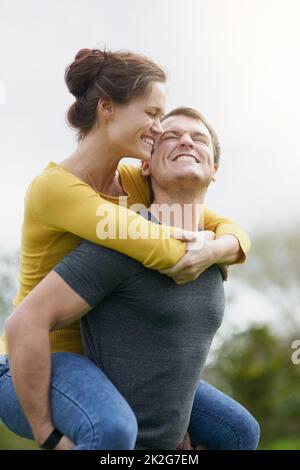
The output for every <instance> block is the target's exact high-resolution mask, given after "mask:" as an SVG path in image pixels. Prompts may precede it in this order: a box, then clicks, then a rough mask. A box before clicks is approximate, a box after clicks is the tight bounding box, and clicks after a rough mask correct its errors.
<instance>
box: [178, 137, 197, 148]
mask: <svg viewBox="0 0 300 470" xmlns="http://www.w3.org/2000/svg"><path fill="white" fill-rule="evenodd" d="M179 145H180V146H181V147H194V141H193V139H192V138H191V136H190V135H189V134H184V135H183V136H181V137H180V139H179Z"/></svg>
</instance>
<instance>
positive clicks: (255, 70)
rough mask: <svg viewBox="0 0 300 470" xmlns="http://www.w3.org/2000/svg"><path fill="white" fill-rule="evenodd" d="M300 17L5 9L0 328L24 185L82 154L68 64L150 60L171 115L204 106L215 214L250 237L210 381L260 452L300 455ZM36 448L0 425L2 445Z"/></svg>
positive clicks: (227, 2)
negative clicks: (255, 427) (214, 136)
mask: <svg viewBox="0 0 300 470" xmlns="http://www.w3.org/2000/svg"><path fill="white" fill-rule="evenodd" d="M299 22H300V4H299V2H298V0H285V1H281V0H186V1H185V2H182V1H181V0H152V1H151V2H148V1H146V0H124V1H121V0H110V2H109V3H108V2H107V1H102V0H85V1H83V0H60V1H58V0H53V1H52V2H50V1H49V2H39V1H38V0H26V2H23V1H21V0H19V1H16V0H10V1H8V0H0V156H1V173H0V204H1V219H2V223H1V230H0V330H1V329H2V327H3V321H4V319H5V317H6V316H7V315H8V314H9V313H11V300H12V298H13V297H14V294H15V292H16V289H17V271H18V250H19V245H20V235H21V225H22V212H23V198H24V194H25V191H26V188H27V186H28V184H29V183H30V181H31V180H32V179H33V177H34V176H35V175H36V174H38V173H39V172H40V171H41V170H42V169H43V168H44V167H45V166H46V165H47V163H48V162H49V161H55V162H59V161H61V160H63V159H64V158H66V156H68V155H69V154H70V153H71V152H72V151H73V149H74V147H75V138H74V133H73V132H72V131H71V130H70V129H69V128H68V126H67V124H66V123H65V112H66V110H67V107H68V106H69V105H70V104H71V103H72V97H71V96H70V95H69V94H68V92H67V89H66V86H65V84H64V80H63V75H64V69H65V67H66V65H67V64H69V63H70V62H71V61H72V60H73V58H74V55H75V53H76V52H77V51H78V50H79V49H80V48H82V47H92V48H93V47H100V48H101V47H104V46H105V47H106V48H107V49H112V50H116V49H130V50H133V51H136V52H141V53H144V54H147V55H149V56H150V57H152V58H154V59H155V60H156V61H158V62H159V63H160V64H161V65H163V66H164V68H165V69H166V71H167V73H168V76H169V80H168V102H167V108H168V109H171V108H173V107H176V106H192V107H195V108H197V109H198V110H199V111H200V112H201V113H202V114H204V116H206V117H207V119H208V120H209V121H210V123H211V124H212V125H213V127H214V128H215V130H216V131H217V133H218V135H219V138H220V141H221V146H222V154H221V168H220V171H219V176H218V178H217V182H216V183H214V185H213V186H212V187H211V188H210V190H209V193H208V198H207V205H208V206H209V207H210V208H211V209H213V210H215V211H217V212H219V213H220V214H223V215H225V216H228V217H230V218H233V219H235V220H236V221H238V222H239V223H240V224H241V225H242V226H243V227H245V228H246V230H247V231H248V233H249V234H250V236H251V239H252V251H251V253H250V255H249V259H248V262H247V263H246V264H245V265H243V266H237V267H233V268H231V269H230V275H229V280H228V282H227V283H226V293H227V307H226V314H225V319H224V322H223V325H222V327H221V328H220V330H219V333H218V335H217V337H216V339H215V341H214V344H213V348H212V351H211V355H210V358H209V361H208V365H207V368H206V371H205V378H206V380H208V381H209V382H210V383H212V384H214V385H215V386H217V387H219V388H221V389H222V390H223V391H224V392H225V393H228V394H229V395H231V396H232V397H234V398H235V399H237V400H238V401H240V402H241V403H242V404H244V405H245V406H246V407H247V408H248V409H249V410H250V411H251V412H252V413H253V414H254V416H255V417H256V418H257V420H258V421H259V423H260V425H261V443H260V448H261V449H299V450H300V394H299V390H298V389H299V386H300V364H299V365H297V364H295V363H293V361H292V354H293V353H294V352H295V350H294V349H293V347H292V344H293V343H294V341H296V340H300V320H299V319H300V315H299V313H300V308H299V304H300V290H299V281H300V233H299V228H300V214H299V209H298V207H299V203H297V201H299V200H300V185H299V170H300V163H299V162H300V152H299V147H298V140H299V117H298V109H299V105H300V92H299V83H300V64H299V61H298V55H299V51H298V45H299V43H300V30H299V27H298V26H299ZM132 163H133V164H136V161H135V160H133V161H132ZM299 357H300V355H299ZM294 362H295V361H294ZM0 398H1V397H0ZM27 448H28V449H29V448H35V446H34V444H33V443H31V442H30V441H27V440H23V439H20V438H18V437H16V436H15V435H13V434H12V433H10V432H9V431H8V430H7V429H6V428H4V426H3V425H1V423H0V449H27Z"/></svg>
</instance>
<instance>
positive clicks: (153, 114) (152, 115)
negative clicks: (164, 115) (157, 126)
mask: <svg viewBox="0 0 300 470" xmlns="http://www.w3.org/2000/svg"><path fill="white" fill-rule="evenodd" d="M146 113H147V114H148V115H149V116H151V117H155V116H156V114H155V113H151V112H150V111H146Z"/></svg>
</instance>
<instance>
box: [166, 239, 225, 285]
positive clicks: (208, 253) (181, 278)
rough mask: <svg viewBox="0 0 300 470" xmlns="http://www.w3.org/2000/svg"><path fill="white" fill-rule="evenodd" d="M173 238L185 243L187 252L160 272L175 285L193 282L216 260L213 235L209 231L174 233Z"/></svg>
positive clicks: (216, 254)
mask: <svg viewBox="0 0 300 470" xmlns="http://www.w3.org/2000/svg"><path fill="white" fill-rule="evenodd" d="M172 236H173V237H174V238H177V239H180V240H182V241H185V242H186V245H187V252H186V254H185V255H184V256H183V258H181V260H180V261H178V263H176V264H175V265H174V266H172V267H171V268H168V269H163V270H161V271H160V273H161V274H166V275H167V276H170V277H172V278H173V279H174V281H175V282H176V283H177V284H184V283H185V282H188V281H194V280H195V279H197V278H198V277H199V276H200V274H202V273H203V272H204V271H205V270H206V269H207V268H209V266H211V265H212V264H214V263H216V261H217V258H218V253H217V250H216V249H215V245H214V243H215V242H214V238H215V233H214V232H211V231H210V230H204V231H202V232H191V231H184V230H182V231H180V230H178V231H174V233H173V234H172Z"/></svg>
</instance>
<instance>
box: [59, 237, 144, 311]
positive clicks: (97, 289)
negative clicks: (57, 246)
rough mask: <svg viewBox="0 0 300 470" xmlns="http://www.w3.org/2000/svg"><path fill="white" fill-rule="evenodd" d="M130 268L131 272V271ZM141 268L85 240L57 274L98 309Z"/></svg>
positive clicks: (63, 263) (64, 262) (65, 259)
mask: <svg viewBox="0 0 300 470" xmlns="http://www.w3.org/2000/svg"><path fill="white" fill-rule="evenodd" d="M129 265H130V267H131V268H129ZM140 266H141V265H140V264H139V263H136V262H134V261H133V260H131V261H130V263H129V264H128V258H127V257H126V256H123V255H122V254H120V253H118V252H116V251H113V250H110V249H108V248H105V247H102V246H99V245H96V244H95V243H91V242H89V241H86V240H83V241H82V242H81V243H80V244H79V245H78V246H77V247H76V248H75V249H74V250H72V251H71V252H70V253H69V254H68V255H66V256H65V257H64V258H63V259H62V260H61V261H60V262H59V263H58V264H57V265H56V267H55V268H54V271H55V272H56V273H57V274H59V276H60V277H61V278H62V279H63V280H64V281H65V282H66V283H67V284H68V285H69V286H70V287H71V288H72V289H73V290H74V291H75V292H76V293H77V294H78V295H80V297H82V298H83V299H84V300H85V301H86V302H87V303H88V304H89V305H90V306H91V307H95V306H96V305H98V304H99V303H100V302H101V301H102V300H103V299H104V298H105V297H106V296H107V295H109V294H110V293H112V292H113V291H114V290H115V289H116V288H117V286H118V285H121V283H122V282H124V281H125V280H126V279H127V278H128V276H129V270H130V269H131V271H130V272H131V274H132V273H134V271H135V270H138V269H140Z"/></svg>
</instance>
